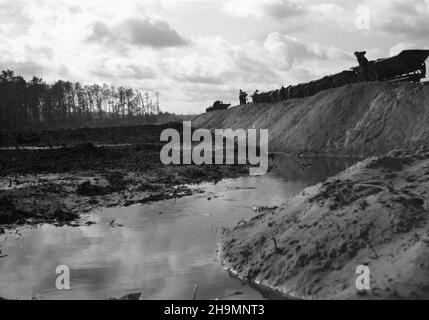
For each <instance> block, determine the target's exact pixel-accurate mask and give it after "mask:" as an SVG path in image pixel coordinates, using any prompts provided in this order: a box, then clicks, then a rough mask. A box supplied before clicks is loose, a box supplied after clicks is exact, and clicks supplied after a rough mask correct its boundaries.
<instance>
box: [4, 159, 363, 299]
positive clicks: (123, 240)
mask: <svg viewBox="0 0 429 320" xmlns="http://www.w3.org/2000/svg"><path fill="white" fill-rule="evenodd" d="M299 161H302V160H299ZM309 162H311V164H312V166H309V165H308V166H301V165H300V163H297V162H296V160H291V159H289V158H285V157H282V156H277V157H276V159H275V160H274V163H273V164H274V166H273V171H272V172H271V173H270V174H268V175H266V176H263V177H243V178H239V179H234V180H225V181H223V182H221V183H218V184H216V185H213V184H204V185H202V186H201V187H202V188H203V189H205V190H206V194H199V195H194V196H190V197H187V198H182V199H178V200H177V201H174V200H168V201H160V202H157V203H153V204H149V205H142V206H133V207H129V208H113V209H112V208H111V209H104V210H102V211H100V212H96V213H93V214H92V215H88V216H86V217H85V218H84V219H86V220H90V221H95V222H96V224H95V225H92V226H88V227H79V228H71V227H62V228H55V227H53V226H49V225H43V226H40V227H39V228H32V229H31V228H25V229H23V230H21V233H22V238H21V239H18V237H17V236H16V235H14V234H9V235H3V236H1V237H0V241H1V245H2V249H3V252H4V253H5V254H7V255H8V257H6V258H3V259H0V296H3V297H6V298H18V297H20V298H31V297H32V296H36V297H38V298H43V299H54V298H56V299H58V298H60V299H105V298H110V297H120V296H123V295H126V294H128V293H131V292H142V298H143V299H192V295H193V288H194V285H195V284H196V283H198V288H199V289H198V298H199V299H202V298H210V299H212V298H216V297H222V296H225V295H226V294H227V291H229V292H236V291H239V292H242V293H243V294H242V295H239V296H235V297H233V298H235V299H260V298H262V296H261V294H260V293H259V292H257V291H256V290H254V289H252V288H250V287H248V286H246V285H244V284H242V283H241V282H239V281H238V280H236V279H233V278H231V277H230V276H229V275H228V273H226V272H225V271H224V270H223V269H222V268H221V266H220V263H219V261H217V256H216V246H217V242H216V241H217V239H218V237H219V234H220V232H221V228H222V227H226V226H233V225H235V224H236V223H237V222H238V221H240V220H242V219H249V218H251V217H253V216H254V215H255V214H256V213H255V212H254V211H253V210H252V207H253V206H271V207H272V206H278V205H280V204H281V203H282V202H284V201H285V199H286V198H288V197H291V196H293V195H296V194H297V193H299V192H300V191H301V190H302V188H304V187H306V186H308V185H309V184H314V183H316V182H320V181H322V180H324V179H325V178H326V177H328V176H330V175H332V174H334V173H336V172H339V171H342V170H343V169H345V168H346V167H347V166H349V165H351V164H352V163H353V162H355V161H353V160H346V161H344V160H341V159H311V160H309ZM309 162H308V164H309ZM303 167H305V168H303ZM112 219H115V221H116V222H117V223H120V224H121V225H123V227H119V228H112V227H110V226H109V222H110V221H112ZM58 265H67V266H69V268H70V269H71V286H72V289H71V290H70V291H58V290H56V289H55V279H56V276H57V275H56V274H55V269H56V267H57V266H58Z"/></svg>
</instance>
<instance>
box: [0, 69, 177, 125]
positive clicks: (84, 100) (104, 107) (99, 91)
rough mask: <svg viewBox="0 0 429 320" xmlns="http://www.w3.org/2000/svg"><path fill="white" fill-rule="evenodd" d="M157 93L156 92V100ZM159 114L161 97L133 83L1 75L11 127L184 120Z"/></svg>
mask: <svg viewBox="0 0 429 320" xmlns="http://www.w3.org/2000/svg"><path fill="white" fill-rule="evenodd" d="M157 98H158V96H157V94H156V100H157ZM178 118H179V117H177V119H176V116H175V115H172V114H168V113H160V112H159V105H158V101H152V100H151V99H149V96H148V94H141V93H140V92H139V91H137V90H133V89H131V88H125V87H119V88H116V87H114V86H109V85H106V84H104V85H102V86H100V85H97V84H94V85H82V84H81V83H79V82H76V83H73V82H69V81H62V80H59V81H57V82H55V83H54V84H52V85H49V84H47V83H46V82H44V81H43V80H42V79H41V78H37V77H33V79H32V80H30V81H28V82H27V81H26V80H25V79H24V78H23V77H21V76H16V75H15V74H14V72H13V71H11V70H7V71H2V73H1V75H0V128H1V129H6V130H15V131H16V130H23V129H24V130H25V129H46V128H74V127H85V126H117V125H139V124H150V123H157V122H168V121H176V120H179V119H178Z"/></svg>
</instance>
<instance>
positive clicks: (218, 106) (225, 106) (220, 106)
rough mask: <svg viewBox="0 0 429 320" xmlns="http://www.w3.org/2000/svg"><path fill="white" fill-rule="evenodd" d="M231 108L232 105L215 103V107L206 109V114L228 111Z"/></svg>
mask: <svg viewBox="0 0 429 320" xmlns="http://www.w3.org/2000/svg"><path fill="white" fill-rule="evenodd" d="M230 106H231V104H225V103H223V102H222V101H215V103H213V106H211V107H209V108H207V109H206V112H212V111H219V110H226V109H228V108H229V107H230Z"/></svg>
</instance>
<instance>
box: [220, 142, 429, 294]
mask: <svg viewBox="0 0 429 320" xmlns="http://www.w3.org/2000/svg"><path fill="white" fill-rule="evenodd" d="M428 213H429V147H428V145H427V144H426V145H416V146H413V147H408V148H407V149H405V150H397V151H392V152H390V153H388V154H387V155H385V156H381V157H373V158H369V159H367V160H364V161H362V162H360V163H358V164H356V165H355V166H353V167H351V168H349V169H348V170H346V171H345V172H343V173H340V174H339V175H337V176H335V177H332V178H329V179H328V180H327V181H326V182H324V183H321V184H319V185H316V186H313V187H310V188H308V189H305V190H304V191H303V192H302V194H301V195H299V196H297V197H295V198H293V199H291V200H290V201H288V202H287V203H285V204H284V205H282V206H281V207H280V208H278V209H277V210H271V211H268V212H264V213H262V214H261V215H259V216H257V217H256V218H254V219H252V220H251V221H247V222H242V223H240V224H239V225H237V226H236V227H235V228H233V229H229V230H225V232H224V236H223V241H222V243H221V245H220V252H221V258H222V260H223V263H224V265H225V267H226V268H227V269H228V270H230V271H231V272H232V273H233V274H235V275H237V276H238V277H240V278H242V279H246V280H248V281H251V282H252V283H256V284H258V285H260V286H262V287H266V288H270V289H274V290H276V291H278V292H279V293H281V294H283V295H285V296H287V297H292V298H299V299H360V298H362V299H428V298H429V214H428ZM358 266H367V267H368V268H369V271H370V290H360V289H359V290H358V287H357V286H356V280H357V278H358V274H356V270H357V267H358Z"/></svg>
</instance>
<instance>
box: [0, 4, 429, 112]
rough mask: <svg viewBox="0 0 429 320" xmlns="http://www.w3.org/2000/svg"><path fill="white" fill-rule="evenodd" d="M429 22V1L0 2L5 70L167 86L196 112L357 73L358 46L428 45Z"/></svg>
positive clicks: (164, 100)
mask: <svg viewBox="0 0 429 320" xmlns="http://www.w3.org/2000/svg"><path fill="white" fill-rule="evenodd" d="M362 6H364V7H362ZM365 6H366V7H365ZM365 8H368V9H369V13H370V16H369V18H370V20H369V22H370V25H369V30H368V29H366V28H362V26H367V24H366V23H362V21H364V22H366V21H367V19H365V16H366V14H365V12H366V11H365V10H364V9H365ZM428 21H429V0H397V1H395V0H366V1H365V0H364V1H357V0H347V1H344V0H331V1H324V0H307V1H292V0H174V1H173V0H0V43H1V46H0V69H7V68H9V69H13V70H14V71H15V72H16V73H17V74H20V75H23V76H25V77H26V78H29V77H31V76H33V75H37V76H39V77H43V78H44V79H45V80H46V81H48V82H52V81H55V80H58V79H63V80H70V81H80V82H82V83H86V84H90V83H99V84H102V83H108V84H114V85H124V86H130V87H133V88H136V89H141V90H148V91H159V92H160V96H161V109H162V110H163V111H169V112H178V113H198V112H201V111H203V110H204V109H205V108H206V107H208V106H209V105H211V104H212V102H213V101H214V100H217V99H220V100H223V101H225V102H232V103H234V104H235V103H237V102H238V101H237V100H238V90H239V89H243V90H246V91H248V92H249V93H250V92H253V91H254V90H255V89H259V90H264V89H273V88H278V87H279V86H280V85H282V84H284V85H285V86H287V85H289V84H295V83H298V82H303V81H309V80H313V79H316V78H318V77H320V76H323V75H325V74H330V73H335V72H337V71H341V70H343V69H348V68H350V67H352V66H354V65H356V62H355V60H354V57H353V52H354V51H356V50H366V51H367V52H368V58H370V59H376V58H381V57H386V56H390V55H393V54H396V53H398V52H400V51H401V50H403V49H407V48H428V45H429V41H428V39H429V37H428V34H429V22H428Z"/></svg>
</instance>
